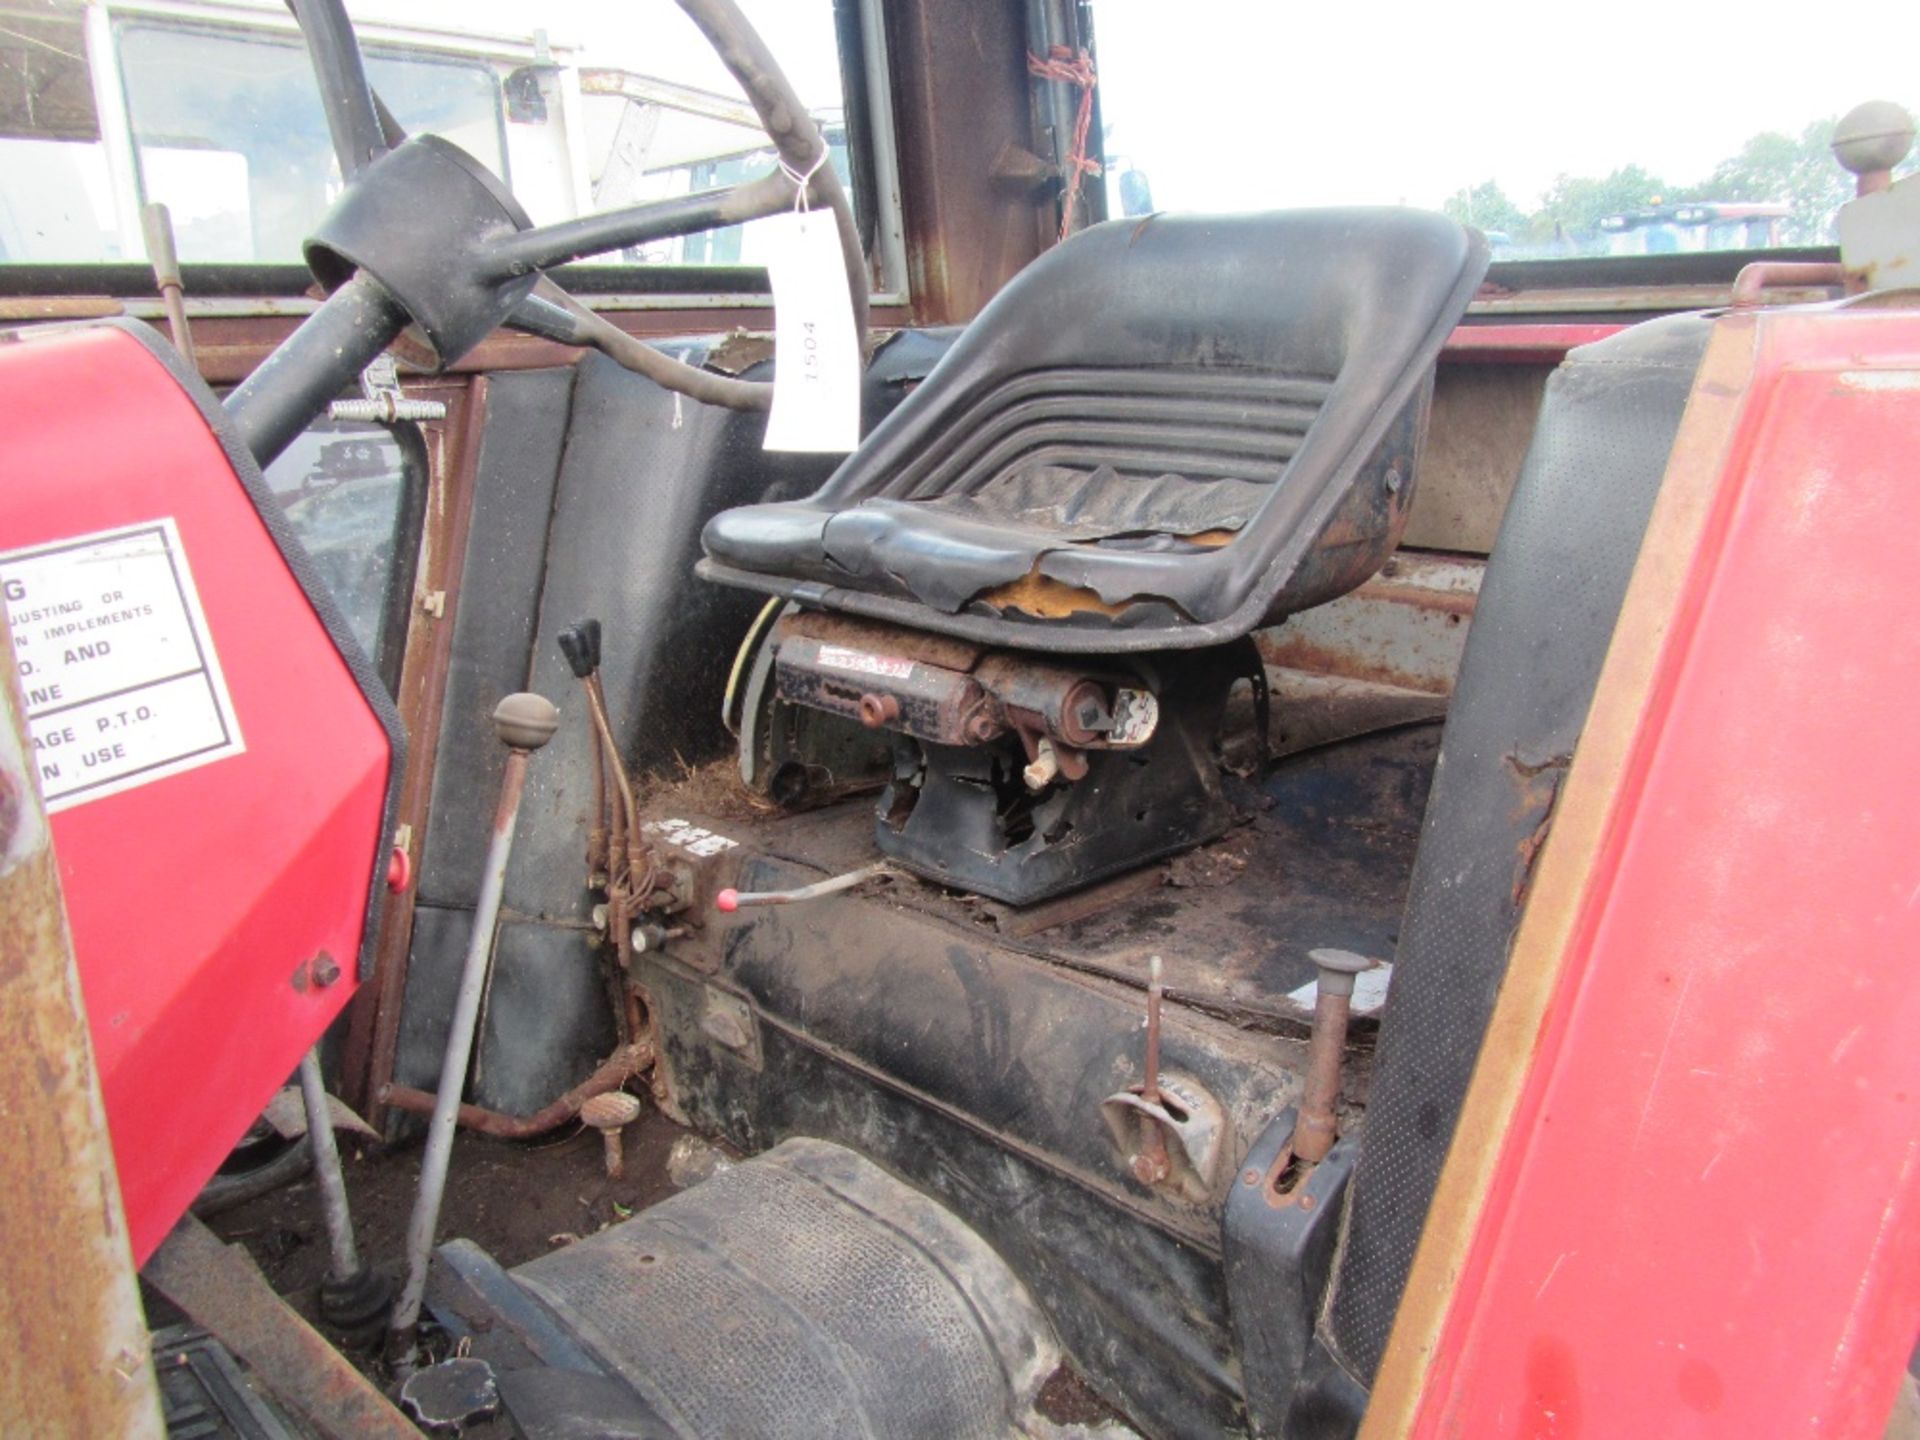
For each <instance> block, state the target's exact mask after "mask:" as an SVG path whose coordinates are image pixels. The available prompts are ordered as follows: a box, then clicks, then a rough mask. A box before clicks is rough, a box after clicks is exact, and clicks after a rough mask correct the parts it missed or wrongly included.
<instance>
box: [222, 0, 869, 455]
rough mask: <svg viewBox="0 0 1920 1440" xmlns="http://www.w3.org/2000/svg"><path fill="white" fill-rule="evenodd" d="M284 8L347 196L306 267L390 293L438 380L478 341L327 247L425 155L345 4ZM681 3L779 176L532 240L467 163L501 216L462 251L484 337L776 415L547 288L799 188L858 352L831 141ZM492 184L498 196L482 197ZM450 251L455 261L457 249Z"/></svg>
mask: <svg viewBox="0 0 1920 1440" xmlns="http://www.w3.org/2000/svg"><path fill="white" fill-rule="evenodd" d="M287 3H288V5H289V8H290V9H291V10H292V11H293V13H294V17H295V19H296V20H298V22H299V24H300V27H301V30H302V32H303V34H304V35H305V37H306V40H307V46H308V52H309V55H310V57H311V59H312V61H313V65H314V72H315V76H316V79H317V80H318V82H319V86H320V95H321V101H322V107H323V109H324V111H325V113H326V116H327V126H328V131H329V134H330V135H331V137H332V140H333V144H334V149H335V153H336V155H337V156H338V159H339V163H340V169H341V174H342V176H343V177H345V179H346V181H347V187H348V193H347V194H346V195H343V196H342V199H341V202H340V203H339V204H338V205H337V206H336V207H335V210H334V211H331V212H329V218H328V220H327V221H323V222H322V226H321V228H320V232H319V233H317V235H316V238H315V240H314V241H313V242H311V243H310V245H309V253H310V255H311V256H314V257H316V258H318V259H320V261H321V263H319V264H316V266H315V270H316V274H318V275H319V278H320V279H321V280H322V282H323V284H324V285H326V287H327V288H328V289H329V290H330V291H332V292H334V293H335V294H336V295H338V294H340V293H342V292H343V291H344V290H345V289H346V288H347V279H348V277H350V276H354V275H355V273H356V271H360V272H363V273H367V274H370V275H371V276H372V277H373V279H374V280H375V281H378V282H382V283H381V284H380V285H379V286H377V287H375V288H379V289H383V290H384V291H385V292H387V293H388V294H389V295H390V296H391V298H393V299H394V300H396V301H397V302H398V306H399V308H400V309H401V310H402V311H404V312H406V318H407V319H408V320H410V321H412V322H413V324H412V326H411V328H410V331H409V333H410V334H414V335H416V336H421V337H423V338H427V339H428V343H427V345H426V347H425V348H426V351H427V354H428V356H429V357H430V360H431V362H432V364H433V365H434V366H436V367H444V366H445V365H448V364H451V363H452V362H453V361H454V360H455V359H457V358H458V354H457V353H453V352H458V351H461V350H462V349H463V348H470V345H471V343H476V342H477V339H478V335H477V334H473V333H471V331H472V327H471V326H469V327H465V328H464V329H460V327H454V328H456V329H460V333H458V334H456V335H452V336H450V335H448V334H447V330H448V327H446V326H444V325H442V326H440V327H438V328H437V329H436V327H434V326H433V325H432V324H431V323H430V320H429V319H426V318H423V316H422V314H421V313H420V312H421V310H422V309H431V308H432V307H427V306H422V305H420V304H417V303H415V304H409V299H410V294H409V288H408V286H407V285H406V284H405V283H396V277H394V276H393V275H391V274H388V273H384V272H383V270H382V268H381V267H380V266H379V265H378V264H376V263H374V262H372V261H371V260H370V259H368V258H367V257H364V256H362V255H361V254H360V253H359V252H358V251H356V250H355V248H354V247H352V246H351V245H349V246H347V247H346V253H344V254H342V253H338V252H337V251H336V250H335V249H334V248H332V247H331V246H330V245H329V244H328V243H327V241H328V229H329V226H332V227H333V229H334V230H335V231H336V232H337V231H338V230H339V229H340V228H341V226H340V225H339V223H338V220H337V216H338V215H339V214H340V212H341V211H343V210H344V211H347V212H349V213H351V212H352V210H353V202H354V200H355V198H356V196H355V193H354V192H355V190H356V187H365V186H367V185H369V184H370V183H374V182H377V181H378V180H379V179H380V178H381V177H382V176H383V175H387V174H389V173H390V172H392V171H393V170H394V169H395V168H396V166H397V165H399V164H401V161H400V160H399V159H398V158H397V157H399V155H400V152H401V151H402V150H404V149H407V148H409V144H411V147H412V148H414V149H417V148H418V146H419V144H420V143H421V142H407V140H406V136H405V134H404V132H403V131H402V130H401V128H400V126H399V125H398V124H397V123H396V122H395V121H394V119H393V117H392V115H391V114H390V113H389V112H388V111H387V110H386V108H385V107H384V106H383V105H381V103H380V102H379V99H378V97H377V96H375V95H374V93H373V91H372V89H371V87H370V86H369V85H368V83H367V79H366V68H365V63H364V60H363V58H362V56H361V52H360V49H359V45H358V42H357V40H356V39H355V37H354V32H353V28H352V23H351V21H349V20H348V18H347V15H346V11H345V8H344V6H343V4H342V0H287ZM677 3H678V4H679V5H680V8H681V10H682V11H683V12H684V13H685V14H686V15H687V17H688V18H689V19H690V20H692V21H693V23H694V24H695V25H696V26H697V27H698V28H699V29H700V31H701V33H702V35H704V36H705V37H706V39H707V42H708V43H709V44H710V45H711V46H712V47H713V49H714V52H715V54H716V55H717V56H718V58H719V59H720V61H721V63H722V64H724V65H725V66H726V67H727V69H728V71H729V73H731V74H732V75H733V76H734V78H735V80H736V81H737V82H738V83H739V85H740V87H741V89H742V91H743V92H744V93H745V95H746V97H747V100H748V102H749V103H750V104H751V105H752V106H753V109H754V112H755V114H756V115H758V116H759V118H760V122H761V128H762V129H763V130H764V131H765V133H766V135H767V138H768V140H769V141H770V142H771V143H772V145H773V147H774V150H775V152H776V154H777V155H778V156H779V157H780V162H781V163H780V166H779V168H776V169H775V170H772V171H769V172H768V173H767V174H766V175H763V176H761V177H759V178H758V179H756V180H752V181H748V182H745V183H744V184H741V185H736V186H731V187H726V188H725V189H723V190H717V191H711V192H705V193H703V194H698V195H693V196H688V197H681V198H678V199H675V200H668V201H656V202H653V203H651V204H649V205H642V206H635V207H630V208H629V209H626V210H621V211H613V212H604V213H601V214H594V215H587V216H582V217H579V218H578V219H576V220H572V221H566V222H562V223H561V224H559V225H552V226H546V227H532V226H529V225H528V224H527V222H526V218H525V216H524V214H522V213H520V211H519V208H518V206H517V205H515V204H513V202H512V201H511V199H510V197H508V198H507V199H505V200H504V201H503V200H501V198H500V197H501V195H503V194H504V193H505V191H504V185H503V183H502V182H500V181H499V180H498V179H497V177H493V176H492V175H491V174H490V172H485V171H484V167H481V166H480V165H479V163H478V162H477V161H475V160H473V159H472V157H462V158H463V159H464V160H465V162H466V163H465V165H464V167H462V168H464V169H466V170H468V171H479V172H481V173H480V174H478V175H475V176H474V177H473V178H474V180H475V181H477V182H480V188H481V189H483V190H486V191H488V192H489V193H490V195H491V199H490V200H488V201H484V202H483V204H491V205H492V206H494V207H496V209H497V212H498V213H497V214H490V215H489V216H488V217H487V218H489V219H490V220H491V221H492V222H493V230H494V233H493V234H492V235H491V236H490V237H489V238H488V240H487V243H486V245H485V246H484V247H479V246H471V247H465V249H466V252H467V253H468V255H470V256H474V257H479V258H478V259H477V260H471V261H470V263H478V264H482V265H483V266H484V267H485V268H486V269H487V270H488V272H489V273H488V274H487V275H485V276H484V277H479V280H478V289H480V290H483V291H485V293H486V295H487V297H488V298H489V299H490V300H491V301H492V302H494V303H495V308H496V309H497V310H498V311H499V313H498V314H497V316H489V317H487V318H488V319H489V320H490V321H491V323H488V324H486V325H485V327H484V328H485V329H491V328H493V324H494V323H505V324H508V325H511V326H513V327H515V328H519V329H524V330H527V331H529V332H531V333H534V334H537V335H541V336H544V337H546V338H548V339H554V340H559V341H561V342H563V343H566V344H571V345H579V346H592V347H594V348H597V349H600V350H602V351H603V352H605V353H606V354H608V355H609V356H610V357H611V358H613V359H614V360H616V361H618V362H619V363H620V364H622V365H625V366H627V367H628V368H630V369H634V370H637V371H640V372H641V373H643V374H646V375H647V376H649V378H651V379H653V380H655V381H656V382H657V383H659V384H661V385H663V386H665V387H666V388H668V389H671V390H676V391H678V392H680V393H682V394H685V395H687V396H688V397H689V398H692V399H695V400H699V401H702V402H705V403H709V404H716V405H723V406H727V407H730V408H734V409H742V410H764V409H766V408H767V407H768V406H769V404H770V403H771V395H772V386H770V385H768V384H765V383H764V382H756V381H745V380H737V379H734V378H732V377H729V376H724V375H719V374H716V373H714V372H712V371H709V370H704V369H700V368H698V367H696V366H692V365H688V364H686V363H685V362H684V361H681V360H678V359H675V358H673V357H671V356H669V355H666V354H665V353H663V352H662V351H659V350H657V349H655V348H654V347H652V346H649V345H646V344H645V343H644V342H642V341H639V340H637V339H635V338H634V337H633V336H631V335H628V334H627V333H626V332H625V331H624V330H621V329H620V328H619V327H618V326H616V325H614V324H613V323H612V322H611V321H609V320H607V319H605V318H604V317H602V316H600V315H599V314H597V313H596V312H594V311H593V310H592V309H590V308H589V307H588V306H586V305H584V304H582V303H581V302H579V301H578V300H576V299H575V298H574V297H572V296H571V295H569V294H567V293H566V291H565V290H563V289H562V288H561V287H560V286H559V285H557V284H555V283H554V282H553V280H552V279H550V278H549V277H548V276H547V275H545V274H544V270H545V269H546V268H547V266H549V265H552V264H559V263H565V262H566V261H568V260H574V259H583V258H586V257H588V256H590V255H594V254H600V253H604V252H606V251H608V250H611V249H616V248H621V247H622V246H624V245H627V244H632V243H637V240H636V238H635V237H639V238H647V239H651V238H660V237H663V236H667V235H678V234H692V233H697V232H698V231H701V230H706V229H714V228H719V227H721V226H725V225H731V224H737V223H743V222H744V221H746V220H750V219H754V218H758V217H760V216H763V215H769V214H774V213H777V212H778V211H780V210H783V209H786V208H788V207H789V206H791V205H793V204H794V203H795V202H796V199H797V196H798V191H799V189H800V188H801V187H800V185H799V184H798V182H797V181H796V179H795V177H801V176H804V177H807V180H806V183H805V185H804V189H805V203H806V204H807V205H809V206H819V207H823V208H825V209H827V210H830V211H831V212H832V213H833V216H834V220H835V227H836V230H837V231H838V233H839V236H840V242H841V251H842V255H843V257H844V259H845V262H846V272H847V286H848V294H849V298H850V300H851V302H852V309H853V319H854V327H855V332H856V334H857V335H858V336H859V338H860V340H861V342H862V344H863V346H864V343H865V340H866V332H867V317H868V275H867V264H866V257H865V255H864V253H863V250H862V247H861V242H860V232H859V227H858V226H857V225H856V223H855V221H854V217H853V208H852V205H851V203H850V202H849V201H848V198H847V194H846V190H845V187H844V186H842V184H841V183H840V178H839V176H838V175H837V174H836V173H835V171H834V168H833V166H832V164H831V162H830V157H829V154H828V150H827V145H826V141H825V137H824V136H822V135H821V133H820V130H819V127H818V126H817V125H816V124H815V123H814V121H813V117H812V116H811V115H810V114H808V112H807V109H806V107H805V105H804V104H803V103H802V102H801V100H800V98H799V95H798V93H797V92H796V91H795V90H794V88H793V86H792V84H791V83H790V82H789V81H788V80H787V78H786V76H785V74H784V73H783V72H782V71H781V69H780V66H779V63H778V62H777V61H776V60H775V59H774V57H773V55H772V53H771V52H770V51H769V50H768V48H767V46H766V44H765V43H764V42H763V41H762V40H761V38H760V36H759V35H758V33H757V32H756V31H755V30H754V29H753V26H752V25H751V24H750V23H749V22H748V21H747V19H746V17H745V16H744V15H743V14H742V13H741V11H740V9H739V7H738V5H737V4H736V3H735V0H677ZM439 146H440V147H442V148H451V147H447V146H446V142H439ZM488 181H490V182H491V185H488V184H486V182H488ZM368 208H371V207H369V206H367V205H364V204H363V205H362V206H361V209H362V210H366V209H368ZM502 217H504V218H502ZM345 228H346V230H347V232H348V234H349V235H351V234H352V232H353V226H352V225H351V224H349V225H347V226H346V227H345ZM360 228H361V229H362V231H364V230H365V229H366V226H365V225H364V224H363V225H362V226H361V227H360ZM454 248H455V250H456V252H457V251H458V248H459V247H454ZM462 259H463V255H462V254H460V253H449V254H446V255H445V256H444V258H441V259H440V263H442V264H445V265H457V264H459V263H462ZM496 272H497V273H496ZM529 278H530V279H531V284H529V283H528V282H529ZM470 288H474V287H470ZM469 298H471V297H469ZM358 303H359V305H360V308H361V311H362V312H366V311H368V310H372V311H374V312H378V310H379V297H378V296H368V295H364V294H363V295H362V296H360V297H359V300H358ZM469 308H471V307H469ZM360 328H361V329H365V328H367V327H366V326H365V325H362V326H360ZM409 348H410V349H417V348H419V347H409ZM409 358H417V357H412V356H410V357H409ZM263 368H264V367H263ZM249 384H251V377H250V379H249ZM242 388H243V390H244V389H245V388H246V387H244V386H243V387H242ZM282 408H284V407H282ZM282 428H284V427H282ZM268 438H269V439H271V438H275V437H271V436H270V437H268ZM256 448H258V447H256Z"/></svg>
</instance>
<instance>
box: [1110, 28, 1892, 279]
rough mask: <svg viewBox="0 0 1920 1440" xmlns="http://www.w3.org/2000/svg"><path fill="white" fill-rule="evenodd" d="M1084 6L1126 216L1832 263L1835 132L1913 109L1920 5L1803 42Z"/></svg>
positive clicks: (1837, 188)
mask: <svg viewBox="0 0 1920 1440" xmlns="http://www.w3.org/2000/svg"><path fill="white" fill-rule="evenodd" d="M1091 3H1092V5H1093V12H1094V19H1095V25H1096V27H1097V35H1098V49H1099V54H1098V68H1099V89H1098V93H1099V96H1100V103H1101V107H1102V108H1101V117H1102V124H1103V133H1104V136H1105V141H1106V154H1107V161H1108V164H1107V172H1106V183H1107V187H1108V189H1107V195H1108V207H1109V213H1110V214H1113V215H1122V214H1143V213H1145V212H1147V211H1148V210H1150V209H1154V208H1158V209H1163V210H1189V211H1233V210H1257V209H1281V208H1288V207H1293V206H1308V205H1355V204H1404V205H1414V206H1419V207H1422V208H1425V209H1432V210H1444V211H1446V212H1447V213H1448V214H1450V215H1453V216H1455V217H1456V218H1457V219H1460V220H1462V221H1465V222H1467V223H1469V224H1472V225H1476V226H1478V227H1479V228H1480V229H1481V230H1484V231H1485V232H1486V233H1487V237H1488V239H1489V241H1490V242H1491V243H1492V247H1493V253H1494V258H1495V259H1496V260H1500V259H1556V258H1574V257H1581V256H1609V255H1643V254H1660V253H1674V252H1686V251H1700V250H1753V249H1767V248H1773V247H1778V246H1799V245H1826V244H1831V243H1832V242H1833V239H1834V232H1833V217H1834V212H1835V211H1836V210H1837V209H1838V207H1839V206H1840V204H1841V203H1842V202H1843V201H1845V200H1846V199H1848V198H1849V197H1850V196H1851V195H1852V194H1853V177H1852V176H1850V175H1848V174H1847V173H1846V172H1845V171H1843V170H1841V169H1840V167H1839V166H1838V165H1837V164H1835V163H1834V160H1833V157H1832V155H1831V154H1830V153H1829V151H1828V149H1827V142H1828V139H1829V138H1830V137H1831V134H1832V129H1833V122H1834V120H1835V119H1836V118H1838V117H1839V116H1840V115H1842V114H1844V113H1845V112H1846V111H1847V110H1849V109H1851V108H1852V107H1853V106H1855V105H1856V104H1858V103H1860V102H1861V101H1863V100H1869V99H1889V100H1895V101H1898V102H1900V103H1901V104H1904V105H1906V106H1907V107H1908V109H1909V110H1913V109H1915V107H1916V106H1920V74H1916V71H1915V69H1914V65H1913V57H1914V55H1915V54H1916V53H1920V6H1917V5H1915V4H1913V3H1912V0H1865V3H1864V4H1862V5H1860V6H1855V7H1852V8H1850V9H1849V10H1848V11H1847V15H1846V23H1845V26H1844V28H1843V29H1842V28H1838V27H1829V26H1825V25H1816V24H1813V23H1812V20H1813V19H1815V18H1817V17H1808V23H1807V24H1806V26H1805V34H1804V39H1802V40H1795V39H1794V38H1793V37H1792V36H1791V35H1790V34H1789V33H1787V32H1786V31H1783V29H1782V26H1781V24H1780V23H1777V21H1776V20H1774V19H1773V18H1772V17H1770V16H1769V14H1768V13H1767V12H1766V11H1764V10H1757V9H1754V8H1752V7H1750V6H1746V5H1735V4H1729V3H1714V4H1698V5H1690V4H1674V3H1672V0H1611V3H1609V4H1607V5H1606V6H1604V7H1602V8H1599V9H1595V8H1592V7H1585V8H1582V7H1565V6H1560V7H1554V6H1512V5H1504V6H1497V7H1496V6H1485V5H1483V6H1454V5H1431V4H1418V5H1416V4H1405V3H1395V0H1389V3H1385V4H1380V5H1374V6H1367V7H1365V8H1363V9H1355V8H1353V7H1350V6H1337V5H1336V6H1296V5H1270V6H1269V5H1247V4H1244V3H1238V0H1187V3H1184V4H1181V5H1177V6H1173V5H1165V4H1162V3H1158V0H1091ZM1913 165H1914V162H1913V161H1912V160H1909V161H1908V163H1907V166H1906V168H1907V169H1912V168H1913Z"/></svg>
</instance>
